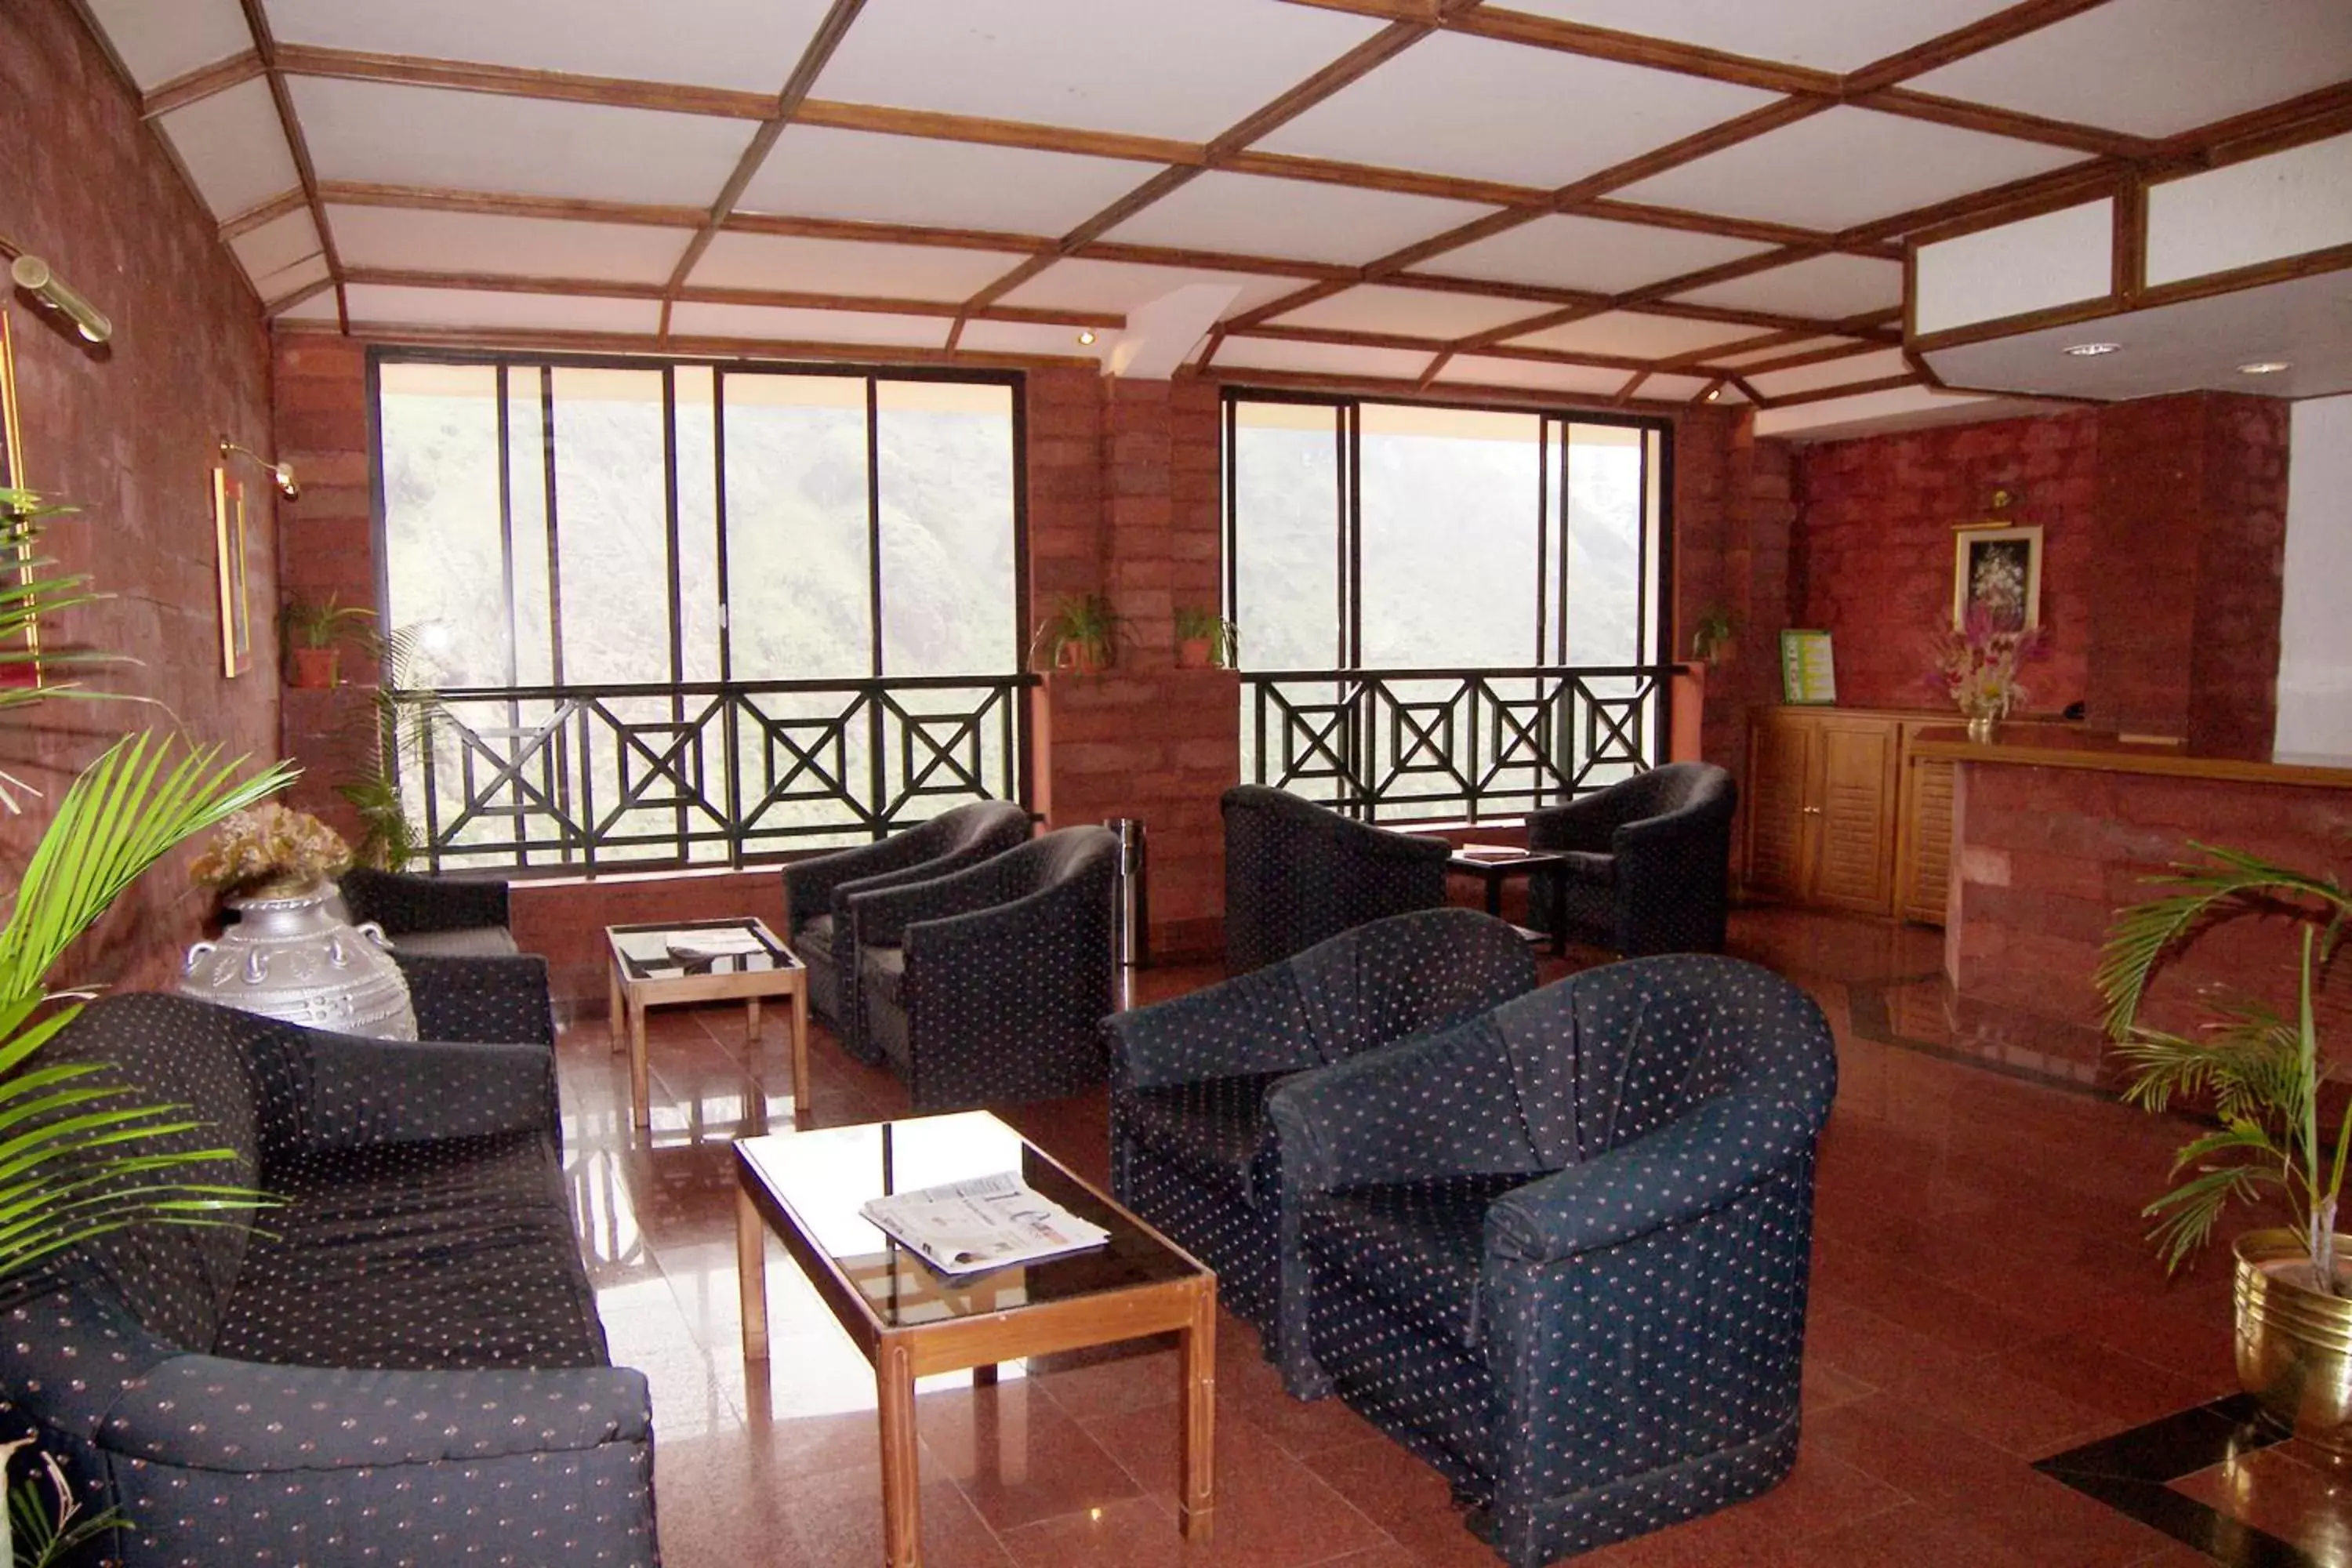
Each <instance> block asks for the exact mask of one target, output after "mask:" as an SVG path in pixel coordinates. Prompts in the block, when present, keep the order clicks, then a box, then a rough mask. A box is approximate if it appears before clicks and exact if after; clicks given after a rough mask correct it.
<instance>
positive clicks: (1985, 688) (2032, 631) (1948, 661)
mask: <svg viewBox="0 0 2352 1568" xmlns="http://www.w3.org/2000/svg"><path fill="white" fill-rule="evenodd" d="M2048 647H2049V639H2048V637H2045V636H2044V635H2043V632H2042V628H2041V627H2040V626H2027V627H2025V628H2023V629H2022V630H2015V631H2002V630H1996V629H1995V628H1994V626H1993V618H1992V616H1991V614H1990V611H1988V610H1987V609H1986V608H1985V607H1984V605H1981V604H1977V605H1969V613H1968V616H1967V618H1966V619H1965V620H1963V621H1962V622H1961V624H1960V626H1958V628H1957V629H1955V630H1952V631H1948V632H1944V633H1942V634H1940V635H1939V636H1938V637H1937V646H1936V668H1935V671H1934V673H1932V674H1930V675H1929V676H1928V677H1927V682H1928V684H1929V685H1931V686H1933V687H1934V688H1935V689H1937V690H1938V691H1940V692H1942V693H1943V694H1944V695H1945V696H1947V697H1948V698H1950V699H1951V700H1952V702H1953V704H1954V705H1955V706H1957V707H1958V709H1959V710H1960V711H1961V712H1963V713H1965V714H1967V715H1968V716H1969V718H1971V719H2000V718H2004V717H2006V716H2007V715H2008V713H2009V712H2010V710H2011V709H2014V708H2020V707H2022V706H2024V704H2025V701H2026V699H2027V697H2028V696H2029V695H2031V694H2030V693H2029V692H2028V691H2027V690H2026V689H2025V686H2024V683H2023V682H2021V680H2019V679H2018V678H2017V672H2018V668H2019V667H2020V666H2021V665H2024V664H2028V663H2031V662H2032V660H2034V659H2037V658H2041V657H2042V655H2043V653H2044V652H2046V651H2047V650H2048Z"/></svg>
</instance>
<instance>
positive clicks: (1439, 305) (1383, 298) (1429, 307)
mask: <svg viewBox="0 0 2352 1568" xmlns="http://www.w3.org/2000/svg"><path fill="white" fill-rule="evenodd" d="M1543 310H1544V307H1543V306H1541V305H1530V304H1528V302H1527V301H1526V300H1490V299H1488V298H1487V297H1486V296H1485V295H1483V294H1441V293H1438V292H1435V291H1434V290H1432V289H1391V288H1385V287H1382V286H1381V285H1379V284H1368V285H1364V286H1360V287H1358V288H1354V289H1343V290H1341V291H1340V292H1339V293H1337V294H1334V295H1332V296H1331V297H1330V298H1329V299H1328V300H1316V301H1315V302H1314V303H1313V304H1311V305H1303V306H1301V307H1300V308H1299V309H1297V310H1292V311H1289V312H1287V313H1286V314H1284V315H1280V316H1276V318H1274V321H1273V323H1272V324H1273V325H1276V326H1281V327H1318V328H1321V329H1322V330H1324V331H1340V332H1394V333H1396V334H1398V335H1399V336H1402V337H1411V338H1434V339H1436V340H1437V341H1438V342H1452V341H1453V340H1454V339H1455V338H1466V337H1468V336H1470V335H1471V334H1472V333H1473V332H1483V331H1486V329H1487V328H1489V327H1499V326H1501V325H1503V324H1504V323H1505V322H1506V321H1525V320H1527V319H1528V317H1529V316H1535V315H1540V314H1541V313H1542V312H1543Z"/></svg>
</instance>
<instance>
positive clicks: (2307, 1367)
mask: <svg viewBox="0 0 2352 1568" xmlns="http://www.w3.org/2000/svg"><path fill="white" fill-rule="evenodd" d="M2192 847H2194V848H2195V849H2197V850H2198V851H2199V852H2200V854H2202V855H2204V856H2206V857H2207V859H2208V862H2209V863H2208V864H2205V865H2199V866H2177V867H2175V868H2173V870H2172V871H2171V873H2170V874H2169V875H2168V876H2166V877H2163V878H2160V879H2158V884H2159V885H2161V886H2168V887H2170V888H2172V889H2176V891H2174V892H2172V893H2171V894H2170V895H2168V896H2167V897H2164V898H2159V899H2156V900H2151V901H2150V902H2147V903H2144V904H2139V905H2137V906H2135V907H2134V908H2131V909H2128V910H2124V911H2123V912H2122V913H2120V914H2119V915H2117V916H2116V922H2115V925H2114V927H2113V928H2112V930H2111V931H2109V933H2108V937H2107V943H2106V947H2105V951H2104V952H2103V953H2102V955H2101V959H2100V964H2099V969H2098V975H2097V978H2098V984H2099V989H2100V992H2101V994H2103V995H2104V996H2105V998H2106V1003H2107V1015H2106V1026H2107V1032H2108V1034H2109V1035H2110V1036H2111V1037H2113V1038H2114V1039H2115V1040H2116V1042H2117V1045H2116V1051H2117V1054H2118V1055H2119V1056H2121V1057H2122V1058H2124V1060H2125V1061H2126V1063H2127V1064H2128V1065H2129V1068H2130V1071H2131V1078H2130V1081H2129V1084H2128V1087H2127V1088H2126V1090H2125V1098H2126V1100H2130V1101H2131V1102H2132V1103H2134V1104H2136V1105H2141V1106H2145V1107H2146V1108H2147V1109H2148V1110H2159V1111H2160V1110H2164V1109H2165V1108H2166V1107H2167V1106H2168V1105H2169V1104H2170V1103H2171V1102H2172V1100H2174V1099H2175V1097H2179V1098H2180V1099H2183V1100H2190V1101H2192V1102H2195V1103H2197V1104H2199V1105H2200V1106H2203V1107H2210V1110H2211V1111H2212V1113H2213V1114H2214V1115H2215V1116H2216V1117H2218V1118H2219V1120H2220V1121H2221V1126H2220V1127H2219V1128H2218V1129H2216V1130H2214V1131H2209V1132H2206V1133H2204V1134H2203V1135H2201V1136H2200V1137H2198V1138H2195V1139H2192V1140H2191V1141H2189V1142H2188V1143H2186V1144H2184V1145H2182V1147H2181V1149H2180V1151H2179V1153H2178V1154H2177V1155H2176V1156H2175V1157H2174V1160H2173V1167H2172V1172H2173V1174H2174V1175H2175V1176H2178V1177H2182V1178H2184V1179H2183V1180H2181V1181H2180V1183H2179V1185H2177V1186H2175V1187H2174V1188H2173V1189H2172V1190H2171V1191H2170V1192H2168V1193H2167V1194H2164V1195H2163V1196H2162V1197H2160V1198H2158V1199H2157V1200H2156V1201H2155V1202H2154V1203H2152V1204H2150V1205H2147V1210H2146V1211H2145V1212H2146V1214H2147V1216H2148V1217H2149V1218H2151V1219H2153V1220H2155V1221H2156V1222H2157V1223H2156V1226H2155V1229H2154V1230H2153V1231H2151V1232H2150V1235H2149V1239H2151V1240H2152V1241H2155V1242H2156V1243H2158V1245H2159V1246H2161V1247H2163V1248H2164V1252H2165V1262H2166V1266H2167V1267H2168V1268H2179V1265H2180V1264H2181V1263H2182V1262H2183V1261H2184V1260H2185V1259H2186V1258H2189V1255H2191V1254H2192V1253H2194V1252H2195V1251H2196V1250H2197V1249H2198V1248H2199V1247H2202V1246H2203V1245H2204V1244H2205V1243H2206V1242H2207V1241H2208V1240H2209V1239H2210V1237H2212V1234H2213V1229H2214V1226H2215V1225H2216V1224H2217V1223H2218V1222H2219V1220H2220V1218H2221V1211H2222V1210H2223V1209H2224V1208H2226V1207H2227V1206H2229V1205H2230V1204H2231V1203H2232V1202H2236V1201H2241V1200H2250V1201H2251V1200H2260V1199H2264V1198H2279V1199H2284V1204H2285V1206H2286V1209H2287V1211H2288V1214H2289V1215H2290V1216H2291V1218H2292V1221H2293V1224H2292V1226H2291V1228H2283V1229H2273V1230H2256V1231H2252V1232H2249V1233H2247V1234H2246V1235H2243V1236H2241V1237H2238V1239H2237V1241H2236V1243H2235V1244H2234V1246H2233V1247H2232V1251H2233V1252H2234V1253H2235V1254H2236V1259H2237V1290H2236V1297H2237V1313H2238V1322H2237V1359H2238V1378H2239V1381H2240V1382H2241V1383H2242V1384H2244V1386H2245V1389H2246V1392H2247V1393H2249V1394H2252V1395H2253V1396H2254V1397H2255V1398H2256V1399H2257V1400H2259V1401H2260V1402H2261V1404H2262V1406H2263V1411H2264V1413H2265V1414H2266V1415H2269V1416H2270V1417H2271V1418H2272V1419H2273V1420H2274V1421H2276V1422H2277V1423H2279V1424H2280V1425H2282V1426H2286V1427H2289V1428H2291V1429H2292V1430H2293V1431H2294V1434H2295V1436H2298V1437H2301V1438H2303V1439H2305V1441H2307V1442H2309V1443H2311V1444H2313V1445H2315V1447H2319V1448H2321V1449H2323V1450H2325V1451H2326V1453H2327V1454H2328V1455H2329V1457H2330V1458H2333V1459H2335V1460H2336V1461H2337V1462H2338V1463H2352V1257H2347V1254H2346V1253H2345V1250H2344V1245H2343V1240H2344V1238H2343V1237H2340V1236H2338V1235H2337V1234H2336V1204H2337V1201H2338V1199H2339V1198H2340V1197H2341V1196H2342V1194H2343V1191H2344V1170H2345V1158H2346V1154H2347V1149H2352V1104H2347V1105H2346V1106H2345V1107H2344V1108H2343V1110H2342V1112H2341V1114H2340V1116H2339V1117H2338V1119H2337V1120H2336V1124H2335V1125H2334V1126H2333V1127H2332V1128H2330V1127H2329V1126H2327V1125H2326V1123H2325V1122H2323V1121H2322V1119H2321V1114H2322V1107H2321V1104H2320V1100H2321V1089H2322V1086H2323V1085H2324V1084H2325V1083H2326V1081H2327V1079H2328V1072H2327V1068H2326V1063H2325V1061H2324V1060H2323V1058H2322V1057H2321V1053H2320V1046H2319V1030H2318V1026H2317V1025H2316V1023H2315V1019H2314V1013H2313V1005H2312V995H2313V987H2314V984H2315V981H2324V980H2325V977H2326V973H2327V965H2328V960H2329V959H2330V958H2331V957H2332V956H2333V955H2334V951H2335V947H2336V940H2337V938H2338V937H2340V936H2341V935H2342V933H2343V931H2344V928H2345V925H2346V922H2347V920H2352V891H2347V889H2345V887H2344V886H2343V884H2342V883H2340V882H2339V881H2337V880H2336V879H2335V878H2334V877H2333V876H2325V877H2323V876H2313V875H2310V874H2307V873H2305V872H2302V871H2297V870H2294V869H2293V868H2289V867H2285V866H2280V865H2276V864H2273V863H2272V862H2270V861H2266V860H2262V859H2259V858H2255V857H2253V856H2252V855H2245V854H2241V853H2239V852H2238V851H2236V850H2231V849H2216V848H2211V847H2208V846H2205V845H2202V844H2199V845H2193V846H2192ZM2247 914H2253V915H2263V916H2270V917H2273V918H2283V919H2284V920H2286V921H2290V922H2291V929H2292V930H2293V931H2294V933H2295V935H2296V938H2297V940H2298V942H2299V947H2300V951H2299V952H2298V953H2297V957H2296V967H2295V975H2296V995H2295V998H2294V1004H2293V1006H2292V1010H2291V1011H2289V1012H2286V1013H2281V1012H2280V1011H2279V1010H2277V1009H2276V1008H2274V1007H2273V1006H2272V1005H2269V1004H2267V1003H2264V1002H2261V1001H2241V1002H2234V1003H2226V1004H2221V1005H2215V1006H2214V1008H2213V1014H2214V1016H2213V1017H2212V1018H2211V1020H2210V1021H2209V1022H2208V1023H2206V1024H2205V1025H2204V1026H2203V1027H2202V1028H2201V1029H2200V1030H2199V1031H2198V1033H2197V1034H2196V1035H2195V1036H2194V1037H2189V1036H2183V1035H2176V1034H2169V1033H2167V1032H2165V1031H2163V1030H2159V1029H2150V1028H2145V1027H2142V1026H2140V1025H2139V1024H2138V1023H2137V1017H2138V1014H2139V1008H2140V1004H2141V1000H2142V998H2143V997H2144V996H2145V994H2146V993H2147V985H2148V981H2149V977H2150V976H2151V974H2152V973H2154V971H2155V969H2156V967H2157V964H2158V962H2159V961H2160V960H2161V959H2162V958H2163V957H2164V955H2165V954H2166V953H2167V952H2169V951H2171V950H2172V949H2173V948H2174V947H2175V946H2176V944H2178V943H2179V942H2182V941H2184V940H2185V939H2187V938H2189V936H2191V935H2193V934H2194V933H2195V932H2197V931H2200V930H2202V929H2204V928H2205V927H2206V926H2207V925H2209V924H2210V923H2211V922H2213V921H2217V920H2223V919H2231V918H2236V917H2240V916H2243V915H2247Z"/></svg>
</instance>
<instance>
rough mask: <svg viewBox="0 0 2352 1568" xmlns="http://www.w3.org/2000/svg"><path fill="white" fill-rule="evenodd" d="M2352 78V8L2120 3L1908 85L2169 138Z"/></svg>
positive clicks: (2315, 3) (2168, 0)
mask: <svg viewBox="0 0 2352 1568" xmlns="http://www.w3.org/2000/svg"><path fill="white" fill-rule="evenodd" d="M2347 77H2352V5H2347V4H2346V3H2345V0H2109V3H2108V4H2106V5H2099V6H2095V7H2094V8H2092V9H2091V10H2088V11H2085V12H2084V13H2083V14H2082V15H2080V16H2070V17H2068V18H2067V19H2066V20H2065V21H2063V22H2059V23H2057V24H2055V25H2053V26H2048V27H2043V28H2041V29H2039V30H2038V31H2035V32H2032V33H2028V34H2027V35H2025V37H2021V38H2017V39H2014V40H2012V41H2011V42H2009V43H2006V44H2003V45H2001V46H2000V47H1999V48H1993V49H1987V50H1985V51H1984V52H1983V53H1982V54H1979V55H1971V56H1969V58H1966V59H1963V60H1958V61H1955V62H1954V63H1953V64H1951V65H1948V66H1946V67H1944V68H1941V69H1940V70H1933V71H1929V72H1928V73H1927V75H1925V76H1923V77H1919V78H1917V79H1915V80H1913V81H1912V82H1910V83H1909V84H1908V85H1910V86H1912V87H1916V88H1918V89H1921V90H1922V91H1926V92H1939V93H1944V94H1946V95H1948V96H1950V97H1954V98H1965V99H1970V100H1975V101H1977V102H1979V103H1990V104H1996V105H1999V106H2000V108H2003V109H2021V110H2025V111H2027V112H2028V113H2032V114H2047V115H2052V116H2055V117H2057V118H2060V119H2064V120H2074V121H2084V122H2086V123H2088V124H2092V125H2104V126H2106V127H2107V128H2109V129H2110V130H2115V131H2127V132H2133V133H2134V134H2136V135H2140V136H2167V135H2170V134H2172V133H2173V132H2179V131H2187V130H2189V129H2190V128H2192V127H2195V126H2199V125H2206V124H2210V123H2211V122H2212V121H2217V120H2226V119H2228V118H2230V117H2231V115H2235V114H2242V113H2244V112H2246V111H2247V110H2253V109H2260V108H2262V107H2263V105H2265V104H2269V103H2275V102H2278V101H2279V100H2282V99H2287V98H2293V97H2295V96H2296V95H2297V94H2300V93H2305V92H2309V91H2311V90H2313V89H2316V88H2322V87H2326V86H2328V85H2329V84H2330V83H2333V82H2337V81H2342V80H2344V79H2346V78H2347Z"/></svg>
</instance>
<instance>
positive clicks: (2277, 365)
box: [2238, 359, 2294, 375]
mask: <svg viewBox="0 0 2352 1568" xmlns="http://www.w3.org/2000/svg"><path fill="white" fill-rule="evenodd" d="M2293 369H2294V364H2293V363H2291V362H2289V361H2287V360H2283V359H2258V360H2249V361H2248V362H2247V363H2244V364H2242V365H2240V366H2239V367H2238V374H2240V375H2276V374H2278V373H2279V372H2281V371H2283V370H2293Z"/></svg>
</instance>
